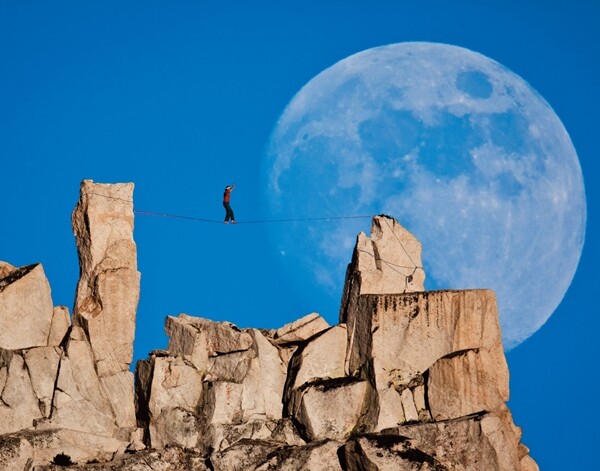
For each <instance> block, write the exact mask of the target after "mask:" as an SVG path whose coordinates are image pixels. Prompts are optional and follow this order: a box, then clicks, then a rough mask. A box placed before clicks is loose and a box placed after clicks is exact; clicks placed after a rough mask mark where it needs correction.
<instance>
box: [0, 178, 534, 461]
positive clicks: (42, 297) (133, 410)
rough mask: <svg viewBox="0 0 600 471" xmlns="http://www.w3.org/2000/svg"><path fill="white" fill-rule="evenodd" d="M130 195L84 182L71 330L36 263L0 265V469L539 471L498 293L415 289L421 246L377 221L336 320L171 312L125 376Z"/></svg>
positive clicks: (130, 325) (128, 190)
mask: <svg viewBox="0 0 600 471" xmlns="http://www.w3.org/2000/svg"><path fill="white" fill-rule="evenodd" d="M132 191H133V185H132V184H117V185H102V184H96V183H93V182H91V181H84V182H83V183H82V187H81V198H80V201H79V203H78V204H77V206H76V209H75V211H74V213H73V226H74V231H75V235H76V242H77V246H78V250H79V257H80V264H81V276H80V280H79V284H78V288H77V295H76V300H75V309H74V313H73V321H72V322H71V319H70V316H69V312H68V310H67V308H66V307H63V306H57V307H53V305H52V300H51V297H50V287H49V286H48V282H47V280H46V278H45V275H44V273H43V268H42V266H41V265H39V264H37V265H29V266H26V267H14V266H12V265H10V264H9V263H6V262H2V263H0V326H2V329H1V330H0V469H3V470H4V469H6V470H16V471H20V470H28V471H31V470H37V471H49V470H58V469H64V466H67V465H68V466H70V467H69V468H68V469H74V470H88V469H89V470H114V471H117V470H129V471H138V470H146V469H165V470H166V469H168V470H173V471H179V470H189V469H197V470H201V471H202V470H213V471H235V470H263V471H267V470H273V469H278V470H290V471H292V470H293V471H297V470H306V471H309V470H310V471H312V470H316V469H318V470H335V471H342V470H344V471H354V470H357V471H358V470H375V469H380V470H384V469H390V470H391V469H393V470H416V469H418V470H422V471H424V470H438V471H439V470H457V471H463V470H464V471H481V470H486V471H509V470H510V471H513V470H515V471H535V470H537V469H538V467H537V465H536V464H535V461H534V460H533V459H532V458H531V457H530V456H529V450H528V449H527V447H525V446H524V445H523V444H522V443H520V439H521V430H520V428H519V427H517V426H516V425H515V424H514V423H513V419H512V416H511V413H510V410H509V409H508V407H507V406H506V401H507V400H508V397H509V389H508V367H507V364H506V359H505V357H504V352H503V349H502V343H501V335H500V327H499V324H498V314H497V310H496V299H495V295H494V293H493V292H492V291H489V290H485V289H482V290H462V291H461V290H448V291H433V292H425V291H423V281H424V278H425V273H424V272H423V269H422V267H421V246H420V244H419V242H418V241H417V240H416V238H414V236H412V235H411V234H410V233H409V232H408V231H406V229H404V228H402V226H400V224H398V222H397V221H395V220H394V219H392V218H389V217H387V216H377V217H375V218H374V219H373V226H372V233H371V236H370V237H367V236H366V235H364V234H360V235H359V236H358V239H357V245H356V248H355V251H354V255H353V257H352V263H351V264H350V265H349V267H348V272H347V277H346V286H345V289H344V296H343V300H342V306H341V310H340V320H341V322H340V324H338V325H336V326H330V325H328V324H327V322H326V321H325V320H324V319H323V318H322V317H321V316H320V315H318V314H317V313H312V314H309V315H307V316H304V317H302V318H300V319H298V320H297V321H295V322H292V323H290V324H287V325H285V326H282V327H280V328H278V329H273V330H263V329H241V328H238V327H237V326H235V325H233V324H231V323H229V322H214V321H211V320H209V319H203V318H199V317H194V316H190V315H186V314H180V315H178V316H168V317H167V318H166V321H165V330H166V332H167V335H168V336H169V344H168V347H167V349H166V350H155V351H153V352H151V353H150V355H149V356H148V358H147V359H145V360H141V361H139V362H138V363H137V365H136V372H135V384H134V381H133V375H132V374H131V373H130V371H129V365H130V362H131V358H132V345H133V334H134V327H135V316H136V308H137V301H138V297H139V273H138V272H137V262H136V248H135V243H134V241H133V205H132Z"/></svg>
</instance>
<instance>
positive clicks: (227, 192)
mask: <svg viewBox="0 0 600 471" xmlns="http://www.w3.org/2000/svg"><path fill="white" fill-rule="evenodd" d="M230 199H231V188H230V187H227V188H225V193H223V203H229V201H230Z"/></svg>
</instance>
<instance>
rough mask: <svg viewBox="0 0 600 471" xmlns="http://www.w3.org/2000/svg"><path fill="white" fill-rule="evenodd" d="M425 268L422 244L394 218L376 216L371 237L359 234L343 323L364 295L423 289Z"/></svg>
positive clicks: (344, 299)
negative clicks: (348, 312)
mask: <svg viewBox="0 0 600 471" xmlns="http://www.w3.org/2000/svg"><path fill="white" fill-rule="evenodd" d="M424 282H425V271H424V270H423V265H422V263H421V244H420V242H419V241H418V240H417V238H416V237H415V236H413V235H412V234H411V233H410V232H409V231H408V230H406V229H405V228H404V227H402V226H401V225H400V223H398V221H396V220H395V219H394V218H391V217H389V216H385V215H381V216H374V217H373V221H372V224H371V237H368V236H366V235H365V234H364V233H363V232H361V233H360V234H358V237H357V239H356V246H355V247H354V252H353V254H352V262H351V263H350V264H349V265H348V268H347V270H346V282H345V284H344V291H343V295H342V303H341V306H340V322H346V315H347V310H348V307H349V306H350V305H352V304H355V303H356V302H357V300H358V297H359V296H360V295H362V294H397V293H410V292H414V291H423V290H424Z"/></svg>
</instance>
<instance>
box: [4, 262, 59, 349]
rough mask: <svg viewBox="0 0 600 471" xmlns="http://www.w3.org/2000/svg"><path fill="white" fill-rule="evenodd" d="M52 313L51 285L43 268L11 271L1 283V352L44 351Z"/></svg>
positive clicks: (38, 266) (27, 267) (32, 266)
mask: <svg viewBox="0 0 600 471" xmlns="http://www.w3.org/2000/svg"><path fill="white" fill-rule="evenodd" d="M5 273H6V268H5ZM52 312H53V306H52V297H51V295H50V285H49V284H48V280H47V278H46V274H45V273H44V269H43V267H42V265H41V264H39V263H38V264H34V265H27V266H24V267H21V268H17V269H14V270H12V271H10V272H9V274H8V275H6V276H5V277H3V278H2V279H0V348H3V349H6V350H19V349H25V348H31V347H45V346H46V345H47V344H48V335H49V334H50V325H51V323H52Z"/></svg>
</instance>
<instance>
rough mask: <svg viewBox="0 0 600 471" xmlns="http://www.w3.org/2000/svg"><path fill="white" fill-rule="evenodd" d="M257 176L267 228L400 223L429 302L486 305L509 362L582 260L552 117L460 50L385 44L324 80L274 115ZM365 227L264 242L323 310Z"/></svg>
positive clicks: (579, 214)
mask: <svg viewBox="0 0 600 471" xmlns="http://www.w3.org/2000/svg"><path fill="white" fill-rule="evenodd" d="M263 176H264V178H265V180H266V185H265V195H264V204H265V205H266V207H267V209H268V211H269V212H270V213H271V214H272V215H273V216H274V217H280V218H317V217H341V216H354V215H365V214H366V215H375V214H380V213H385V214H389V215H391V216H393V217H395V218H396V219H398V221H399V222H400V223H401V224H402V225H403V226H405V227H406V228H407V229H408V230H410V231H411V232H412V233H413V234H414V235H415V236H416V237H417V238H418V239H419V240H420V241H421V244H422V246H423V264H424V267H425V271H426V274H427V279H426V288H427V289H429V290H431V289H446V288H452V289H467V288H491V289H493V290H494V291H495V292H496V295H497V299H498V309H499V313H500V324H501V327H502V332H503V342H504V346H505V348H506V349H511V348H514V347H515V346H516V345H518V344H519V343H521V342H523V341H524V340H525V339H527V338H528V337H529V336H531V335H532V334H533V333H534V332H535V331H536V330H538V329H539V328H540V327H541V326H542V325H543V324H544V323H545V322H546V320H547V319H548V318H549V317H550V316H551V315H552V313H553V312H554V310H555V309H556V307H557V306H558V305H559V303H560V302H561V300H562V298H563V296H564V294H565V292H566V291H567V289H568V288H569V285H570V283H571V280H572V279H573V276H574V274H575V270H576V268H577V264H578V262H579V257H580V255H581V250H582V247H583V242H584V237H585V221H586V203H585V193H584V187H583V178H582V174H581V168H580V165H579V160H578V158H577V154H576V152H575V149H574V148H573V145H572V143H571V140H570V138H569V135H568V134H567V131H566V130H565V128H564V126H563V125H562V123H561V121H560V119H559V118H558V117H557V115H556V114H555V113H554V111H553V110H552V108H551V107H550V105H549V104H548V103H547V102H546V101H545V100H544V99H543V98H542V97H541V96H540V95H539V94H538V93H537V92H536V91H535V90H534V89H533V88H532V87H531V86H530V85H529V84H528V83H527V82H525V81H524V80H523V79H522V78H520V77H519V76H517V75H516V74H514V73H513V72H511V71H510V70H508V69H507V68H506V67H503V66H502V65H500V64H498V63H497V62H495V61H493V60H491V59H489V58H487V57H485V56H483V55H481V54H478V53H475V52H473V51H470V50H467V49H463V48H460V47H455V46H450V45H445V44H433V43H400V44H392V45H389V46H384V47H378V48H374V49H369V50H366V51H363V52H360V53H358V54H355V55H352V56H350V57H348V58H346V59H344V60H342V61H340V62H338V63H337V64H335V65H333V66H332V67H330V68H328V69H326V70H324V71H323V72H321V73H320V74H319V75H317V76H316V77H314V78H313V79H312V80H311V81H310V82H308V83H307V84H306V85H305V86H304V87H303V88H302V89H301V90H300V91H299V92H298V93H297V94H296V96H294V98H293V99H292V101H291V102H290V103H289V104H288V106H287V107H286V109H285V110H284V112H283V114H282V116H281V117H280V119H279V121H278V123H277V125H276V127H275V129H274V130H273V132H272V135H271V138H270V141H269V144H268V147H267V151H266V156H265V159H264V167H263ZM369 226H370V221H369V220H368V219H335V220H331V221H329V222H323V221H312V222H311V221H307V222H306V223H304V222H298V223H293V224H287V225H283V224H282V225H272V226H271V228H270V231H271V233H270V235H271V236H272V240H273V241H274V242H273V243H274V244H275V245H276V247H277V253H278V256H279V258H280V262H281V264H282V266H283V269H284V270H285V271H286V272H287V273H288V274H290V275H292V274H293V276H291V278H292V279H293V280H295V282H297V283H298V284H299V286H303V287H304V288H305V289H306V290H307V291H308V292H312V290H317V291H320V292H321V293H322V294H323V296H325V297H326V299H329V300H330V301H331V305H332V306H333V305H337V304H338V303H339V300H340V296H341V289H342V284H343V280H344V273H345V268H346V265H347V263H348V262H349V261H350V257H351V253H352V248H353V246H354V243H355V238H356V234H357V233H358V231H360V230H363V231H365V232H368V229H369ZM306 287H309V288H306Z"/></svg>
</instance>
